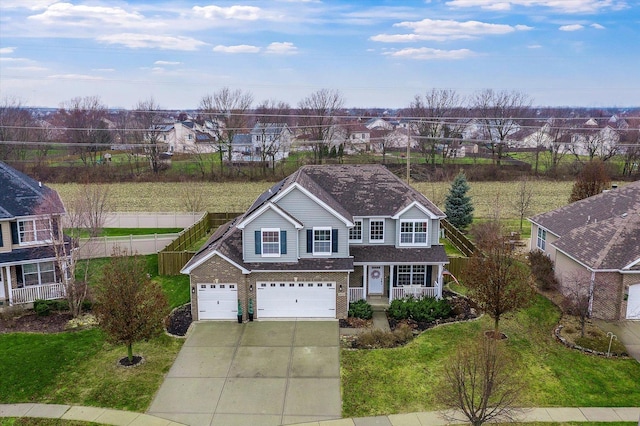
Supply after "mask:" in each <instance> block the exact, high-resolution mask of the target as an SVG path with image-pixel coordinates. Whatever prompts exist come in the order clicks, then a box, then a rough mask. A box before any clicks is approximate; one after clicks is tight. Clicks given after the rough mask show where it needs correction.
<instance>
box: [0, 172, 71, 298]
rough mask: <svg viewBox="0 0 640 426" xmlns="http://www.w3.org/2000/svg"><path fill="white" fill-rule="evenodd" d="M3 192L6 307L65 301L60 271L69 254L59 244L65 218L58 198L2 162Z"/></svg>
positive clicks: (1, 285) (0, 236)
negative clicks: (58, 239)
mask: <svg viewBox="0 0 640 426" xmlns="http://www.w3.org/2000/svg"><path fill="white" fill-rule="evenodd" d="M0 188H2V189H1V190H0V307H1V306H10V305H19V304H27V303H32V302H34V301H35V300H37V299H44V300H51V299H59V298H62V297H64V291H65V289H64V286H63V285H62V284H61V282H60V281H61V280H60V279H59V278H60V271H59V268H58V267H57V266H56V265H57V264H58V262H56V259H57V258H60V256H61V255H62V256H64V253H63V252H62V251H59V253H58V256H56V250H55V249H54V245H53V244H54V243H55V242H54V239H55V238H57V237H58V236H62V231H61V229H60V228H59V226H60V220H58V218H59V217H60V215H63V214H64V213H65V211H64V206H63V204H62V201H61V200H60V198H59V197H58V194H57V193H56V192H55V191H54V190H52V189H50V188H48V187H46V186H45V185H42V184H41V183H40V182H37V181H35V180H34V179H32V178H30V177H29V176H27V175H25V174H23V173H21V172H19V171H17V170H15V169H13V168H12V167H9V166H8V165H6V164H4V163H2V162H0ZM62 247H64V245H63V246H62Z"/></svg>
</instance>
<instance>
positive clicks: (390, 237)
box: [352, 217, 396, 245]
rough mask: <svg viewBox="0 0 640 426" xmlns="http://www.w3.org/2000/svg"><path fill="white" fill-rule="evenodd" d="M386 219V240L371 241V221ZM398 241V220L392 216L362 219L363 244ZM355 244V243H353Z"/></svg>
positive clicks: (386, 243) (385, 243) (392, 243)
mask: <svg viewBox="0 0 640 426" xmlns="http://www.w3.org/2000/svg"><path fill="white" fill-rule="evenodd" d="M372 220H373V221H377V220H384V242H375V243H373V242H370V241H369V236H370V231H371V227H370V224H371V221H372ZM395 242H396V221H395V220H393V219H391V218H388V217H387V218H384V217H371V218H369V217H365V218H363V219H362V244H364V245H370V244H383V245H394V244H395ZM352 244H354V243H352Z"/></svg>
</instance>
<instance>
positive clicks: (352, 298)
mask: <svg viewBox="0 0 640 426" xmlns="http://www.w3.org/2000/svg"><path fill="white" fill-rule="evenodd" d="M362 299H364V288H362V287H350V288H349V300H348V303H351V302H357V301H358V300H362Z"/></svg>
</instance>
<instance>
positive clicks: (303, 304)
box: [256, 281, 336, 318]
mask: <svg viewBox="0 0 640 426" xmlns="http://www.w3.org/2000/svg"><path fill="white" fill-rule="evenodd" d="M257 289H258V292H257V294H256V298H257V305H258V306H257V307H258V318H335V317H336V283H335V282H316V281H314V282H300V281H298V282H259V283H257Z"/></svg>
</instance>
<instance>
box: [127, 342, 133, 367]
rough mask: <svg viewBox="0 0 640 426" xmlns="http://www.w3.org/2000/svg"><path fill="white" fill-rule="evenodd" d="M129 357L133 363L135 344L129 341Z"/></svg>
mask: <svg viewBox="0 0 640 426" xmlns="http://www.w3.org/2000/svg"><path fill="white" fill-rule="evenodd" d="M127 358H128V359H129V362H130V363H133V344H132V343H129V344H128V345H127Z"/></svg>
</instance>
